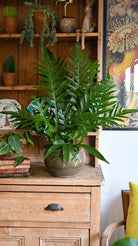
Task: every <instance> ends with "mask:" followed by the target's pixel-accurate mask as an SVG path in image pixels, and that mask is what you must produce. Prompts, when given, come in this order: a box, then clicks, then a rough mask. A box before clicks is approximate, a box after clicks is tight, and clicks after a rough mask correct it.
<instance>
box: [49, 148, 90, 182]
mask: <svg viewBox="0 0 138 246" xmlns="http://www.w3.org/2000/svg"><path fill="white" fill-rule="evenodd" d="M58 154H59V152H58V151H55V152H54V153H53V155H52V156H51V158H46V159H45V165H46V167H47V170H48V172H49V173H50V174H51V175H52V176H54V177H62V178H68V177H74V176H76V175H77V174H78V173H79V172H80V170H81V168H82V167H83V165H84V163H85V159H86V157H85V151H84V149H82V148H81V149H80V151H79V154H78V157H79V159H80V160H78V161H77V163H76V164H75V160H74V159H73V160H70V161H69V162H68V163H67V165H66V166H64V163H63V162H62V161H61V159H60V158H58V159H56V160H54V161H52V159H53V158H54V157H55V156H56V155H58ZM70 159H71V155H70Z"/></svg>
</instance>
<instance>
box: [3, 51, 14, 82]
mask: <svg viewBox="0 0 138 246" xmlns="http://www.w3.org/2000/svg"><path fill="white" fill-rule="evenodd" d="M15 72H16V64H15V60H14V57H13V55H9V56H7V57H6V59H5V62H4V66H3V84H4V85H5V86H12V85H13V84H14V82H15V76H16V73H15Z"/></svg>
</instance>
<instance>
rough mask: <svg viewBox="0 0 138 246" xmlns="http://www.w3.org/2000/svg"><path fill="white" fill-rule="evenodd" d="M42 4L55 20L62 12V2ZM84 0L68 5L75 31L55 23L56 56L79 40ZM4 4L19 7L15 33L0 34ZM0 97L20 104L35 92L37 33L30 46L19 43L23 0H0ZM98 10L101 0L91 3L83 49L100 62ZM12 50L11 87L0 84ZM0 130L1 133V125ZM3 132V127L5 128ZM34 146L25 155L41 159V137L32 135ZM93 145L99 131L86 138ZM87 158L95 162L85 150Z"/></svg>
mask: <svg viewBox="0 0 138 246" xmlns="http://www.w3.org/2000/svg"><path fill="white" fill-rule="evenodd" d="M39 2H40V3H41V4H42V5H45V4H49V5H50V6H51V8H52V9H53V10H54V11H55V13H56V14H57V16H58V20H59V19H60V18H61V17H62V16H63V14H64V13H63V11H64V5H63V3H59V4H57V5H56V4H55V2H56V1H55V0H39ZM85 4H86V0H74V2H73V3H72V4H70V5H68V7H67V15H68V16H71V17H74V18H75V21H76V33H59V29H58V26H57V28H56V29H57V43H56V44H55V45H54V46H52V47H50V49H51V51H52V52H53V53H54V54H55V56H56V57H59V56H61V57H68V54H69V53H70V51H71V50H72V49H73V48H74V44H75V42H76V41H80V43H81V41H82V33H81V28H82V23H83V19H84V15H85ZM6 6H13V7H16V9H17V11H18V33H17V34H12V35H8V34H3V33H2V29H3V27H4V17H3V9H4V8H5V7H6ZM0 10H1V11H0V19H1V21H0V99H16V100H17V101H18V102H19V103H20V104H22V105H24V106H25V107H27V106H28V105H29V103H30V102H31V99H30V98H29V97H27V96H26V95H33V94H34V95H36V96H39V95H38V91H37V89H36V88H35V86H36V85H37V82H36V79H37V76H36V75H35V70H34V63H36V62H38V59H39V57H40V39H39V34H35V38H34V47H33V48H31V47H30V44H29V43H28V42H27V40H24V42H23V44H22V45H20V44H19V41H20V36H21V31H22V30H23V26H24V18H25V14H26V12H27V11H28V8H27V7H26V6H24V0H13V1H11V0H7V1H5V0H1V1H0ZM101 14H102V0H97V1H95V3H94V6H93V19H94V22H95V30H94V31H93V32H92V33H85V34H84V36H85V49H86V51H90V52H91V54H90V59H91V60H92V61H95V60H98V61H99V62H100V47H101ZM9 54H13V55H14V58H15V61H16V68H17V71H16V81H15V85H14V86H12V87H6V86H3V81H2V72H3V63H4V60H5V58H6V57H7V55H9ZM0 133H3V131H2V129H1V130H0ZM4 133H5V131H4ZM34 139H35V140H34V141H35V147H32V146H31V147H30V148H29V149H27V151H26V152H25V156H27V157H29V158H30V159H31V160H32V161H43V154H44V150H43V149H41V147H42V145H41V142H42V141H43V140H42V139H41V138H40V137H37V136H34ZM85 141H86V142H89V143H90V144H92V145H93V146H94V147H96V148H98V134H97V133H91V134H89V137H87V138H86V139H85ZM87 157H88V159H87V162H93V163H95V165H96V166H97V165H98V162H97V159H96V158H93V157H90V156H89V155H88V153H87Z"/></svg>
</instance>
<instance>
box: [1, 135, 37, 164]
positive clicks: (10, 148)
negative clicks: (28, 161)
mask: <svg viewBox="0 0 138 246" xmlns="http://www.w3.org/2000/svg"><path fill="white" fill-rule="evenodd" d="M27 142H28V144H29V145H30V144H32V145H33V141H32V139H31V136H30V134H29V133H28V132H24V134H21V133H18V134H14V133H13V132H9V133H8V134H7V135H1V136H0V148H1V150H0V155H1V156H3V159H15V163H14V167H17V166H19V165H20V164H21V163H22V162H23V161H24V157H23V150H24V148H25V147H26V143H27ZM29 145H28V146H29Z"/></svg>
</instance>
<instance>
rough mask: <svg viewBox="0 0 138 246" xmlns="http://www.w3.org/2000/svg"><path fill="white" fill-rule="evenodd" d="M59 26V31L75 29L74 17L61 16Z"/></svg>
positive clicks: (72, 30)
mask: <svg viewBox="0 0 138 246" xmlns="http://www.w3.org/2000/svg"><path fill="white" fill-rule="evenodd" d="M59 28H60V31H61V32H67V33H70V32H75V30H76V24H75V19H74V18H72V17H63V18H62V19H61V20H60V23H59Z"/></svg>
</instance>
